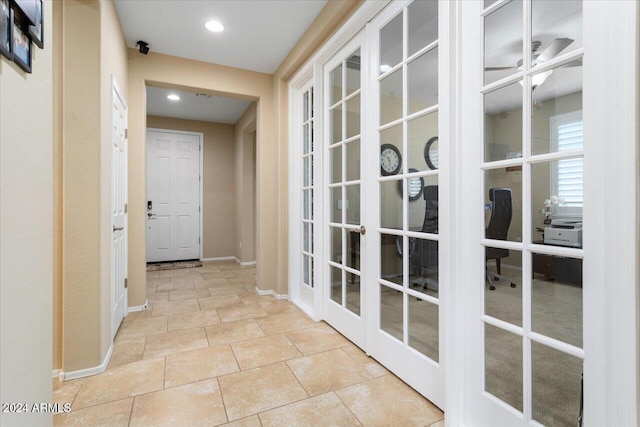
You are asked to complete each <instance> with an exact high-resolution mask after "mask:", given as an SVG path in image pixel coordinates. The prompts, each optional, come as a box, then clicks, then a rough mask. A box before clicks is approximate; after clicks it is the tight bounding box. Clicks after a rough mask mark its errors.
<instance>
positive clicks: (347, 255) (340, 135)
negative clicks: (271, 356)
mask: <svg viewBox="0 0 640 427" xmlns="http://www.w3.org/2000/svg"><path fill="white" fill-rule="evenodd" d="M438 46H439V38H438V4H437V2H422V1H417V2H406V1H405V2H394V3H392V4H391V5H390V6H388V7H387V8H386V9H385V10H384V11H383V12H381V13H380V14H379V15H378V16H377V17H376V18H375V19H374V20H372V21H371V23H370V24H369V25H368V26H367V28H366V30H364V31H363V32H361V33H360V34H359V35H357V36H356V37H354V38H353V39H352V40H351V41H350V42H349V43H347V44H346V45H345V46H344V47H343V48H342V49H341V50H340V51H339V52H338V53H337V54H336V55H335V56H334V57H333V58H332V59H331V60H329V61H328V62H327V63H326V64H325V66H324V72H323V75H324V89H325V90H324V110H323V112H324V114H323V117H325V120H324V125H325V127H324V147H325V150H324V156H325V157H324V158H325V159H327V161H326V165H325V175H324V178H325V179H324V184H325V196H324V197H325V200H327V201H328V203H326V206H325V212H324V215H325V218H327V221H326V225H325V236H326V237H325V239H326V240H325V248H327V250H325V257H326V263H325V265H324V268H325V271H324V277H325V290H326V292H325V294H324V295H325V297H324V303H325V304H324V315H325V318H326V320H327V321H328V322H329V323H330V324H331V325H332V326H334V327H335V328H336V329H338V330H339V331H340V332H341V333H342V334H344V335H345V336H346V337H348V338H349V339H350V340H352V341H353V342H355V343H356V344H358V345H359V346H360V347H362V348H363V349H364V350H365V351H367V352H368V353H369V354H371V355H372V356H373V357H375V358H376V359H377V360H378V361H380V362H381V363H382V364H383V365H385V366H386V367H387V368H388V369H390V370H391V371H392V372H394V373H395V374H396V375H398V376H399V377H400V378H401V379H403V380H404V381H405V382H407V383H408V384H410V385H411V386H412V387H414V388H415V389H416V390H418V391H419V392H420V393H422V394H423V395H424V396H426V397H427V398H428V399H430V400H431V401H432V402H434V403H435V404H436V405H439V406H441V407H443V406H444V376H443V369H442V366H441V364H440V360H441V355H440V345H439V343H440V332H441V326H440V325H442V323H443V322H442V321H441V320H440V319H441V317H442V316H443V313H442V311H441V310H440V286H441V285H442V284H444V283H445V281H444V280H441V278H440V275H439V270H440V267H439V266H440V258H441V256H440V252H439V245H440V240H441V235H440V234H439V222H440V221H442V220H441V219H440V218H442V217H443V215H444V216H446V210H444V211H443V210H442V209H443V208H440V209H439V207H438V205H439V200H440V198H441V196H439V194H441V193H442V192H443V190H442V188H443V187H442V183H440V182H439V175H440V171H439V169H438V167H439V165H440V164H442V167H445V168H446V166H445V163H444V162H445V160H446V159H443V158H442V156H441V155H440V152H439V150H438V146H439V144H443V143H444V142H439V141H440V140H442V141H446V137H445V138H443V136H444V135H439V121H440V119H439V93H443V91H444V88H443V89H440V87H439V79H438V73H439V60H438ZM445 221H446V219H445Z"/></svg>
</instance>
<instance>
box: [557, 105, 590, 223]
mask: <svg viewBox="0 0 640 427" xmlns="http://www.w3.org/2000/svg"><path fill="white" fill-rule="evenodd" d="M550 129H551V146H552V151H558V152H559V151H568V150H580V149H582V146H583V145H582V144H583V133H582V111H573V112H571V113H566V114H561V115H557V116H553V117H551V119H550ZM552 165H553V166H552V168H551V194H552V195H556V196H558V198H559V199H561V200H564V204H563V205H560V206H558V207H556V209H555V211H556V212H557V213H581V212H582V203H583V178H582V177H583V170H582V169H583V159H582V157H581V156H580V157H576V158H570V159H562V160H559V161H557V162H554V163H552Z"/></svg>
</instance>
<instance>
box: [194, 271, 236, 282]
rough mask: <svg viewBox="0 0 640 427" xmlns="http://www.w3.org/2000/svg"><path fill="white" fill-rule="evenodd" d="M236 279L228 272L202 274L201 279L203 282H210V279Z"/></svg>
mask: <svg viewBox="0 0 640 427" xmlns="http://www.w3.org/2000/svg"><path fill="white" fill-rule="evenodd" d="M234 277H236V276H235V275H234V274H233V273H232V272H230V271H219V272H217V273H202V278H203V279H204V280H211V279H232V278H234Z"/></svg>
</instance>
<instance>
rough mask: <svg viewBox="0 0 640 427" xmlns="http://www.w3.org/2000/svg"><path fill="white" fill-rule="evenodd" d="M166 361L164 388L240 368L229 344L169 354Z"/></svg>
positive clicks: (231, 371)
mask: <svg viewBox="0 0 640 427" xmlns="http://www.w3.org/2000/svg"><path fill="white" fill-rule="evenodd" d="M166 363H167V367H166V369H165V378H164V387H165V388H169V387H175V386H179V385H183V384H188V383H193V382H196V381H202V380H206V379H209V378H214V377H218V376H220V375H226V374H231V373H233V372H238V371H239V370H240V368H239V367H238V364H237V363H236V358H235V357H234V355H233V352H232V351H231V347H230V346H229V345H220V346H216V347H211V348H209V347H207V348H203V349H200V350H192V351H187V352H184V353H178V354H170V355H169V356H167V361H166Z"/></svg>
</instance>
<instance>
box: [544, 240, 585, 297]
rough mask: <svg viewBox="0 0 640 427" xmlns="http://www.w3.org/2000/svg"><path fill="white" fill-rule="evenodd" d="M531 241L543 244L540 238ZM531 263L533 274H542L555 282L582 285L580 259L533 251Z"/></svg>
mask: <svg viewBox="0 0 640 427" xmlns="http://www.w3.org/2000/svg"><path fill="white" fill-rule="evenodd" d="M533 243H535V244H538V245H544V242H543V241H542V240H534V241H533ZM554 246H555V245H554ZM532 264H533V265H532V267H533V273H534V274H535V273H538V274H542V275H544V276H545V278H548V279H553V280H555V281H557V282H562V283H567V284H571V285H576V286H582V260H581V259H577V258H567V257H561V256H556V255H545V254H537V253H534V254H533V256H532Z"/></svg>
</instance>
